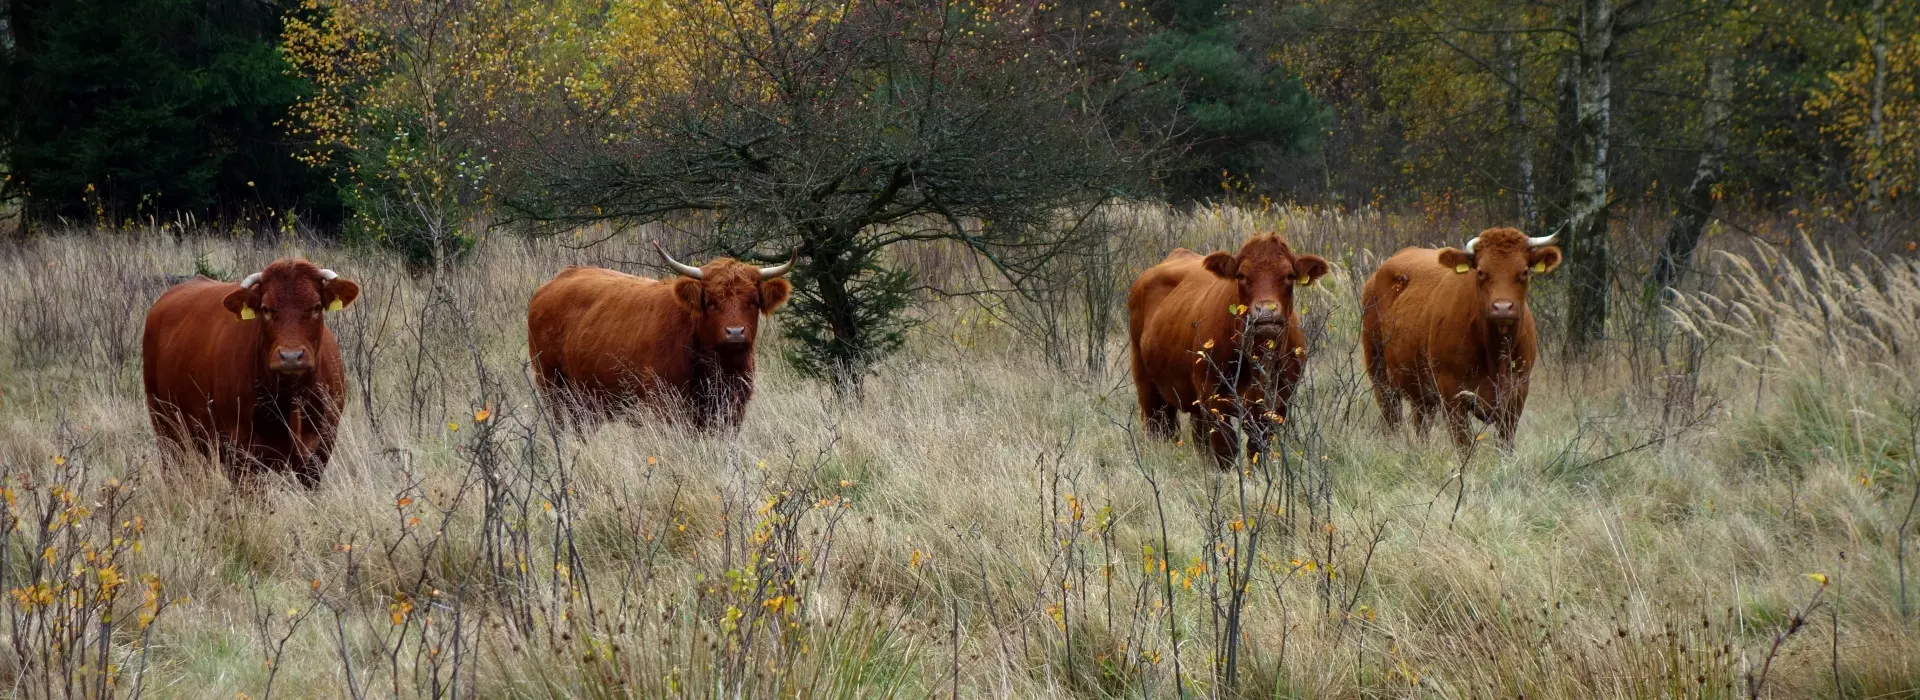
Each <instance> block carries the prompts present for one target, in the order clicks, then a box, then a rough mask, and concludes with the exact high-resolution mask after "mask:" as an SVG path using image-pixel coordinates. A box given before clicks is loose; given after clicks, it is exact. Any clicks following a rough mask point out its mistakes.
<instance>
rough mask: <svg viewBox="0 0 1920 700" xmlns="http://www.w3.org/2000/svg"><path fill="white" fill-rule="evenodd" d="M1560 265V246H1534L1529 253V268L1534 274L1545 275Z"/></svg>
mask: <svg viewBox="0 0 1920 700" xmlns="http://www.w3.org/2000/svg"><path fill="white" fill-rule="evenodd" d="M1559 266H1560V246H1552V245H1550V246H1546V247H1544V248H1534V249H1533V250H1531V251H1528V253H1527V268H1528V269H1530V270H1533V274H1536V275H1544V274H1546V273H1549V272H1552V271H1553V268H1556V267H1559Z"/></svg>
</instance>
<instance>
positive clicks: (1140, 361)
mask: <svg viewBox="0 0 1920 700" xmlns="http://www.w3.org/2000/svg"><path fill="white" fill-rule="evenodd" d="M1327 269H1328V267H1327V261H1326V260H1324V259H1322V258H1320V257H1319V256H1316V255H1295V254H1294V252H1293V250H1292V248H1290V247H1289V246H1288V245H1287V242H1286V240H1285V239H1282V238H1281V237H1280V236H1278V235H1272V234H1269V235H1264V236H1255V237H1253V238H1250V239H1248V240H1247V242H1246V243H1245V244H1243V245H1241V246H1240V252H1239V254H1237V255H1236V254H1231V253H1226V252H1215V253H1212V254H1210V255H1207V256H1205V257H1202V256H1201V255H1200V254H1199V253H1195V252H1193V251H1191V250H1187V249H1186V248H1176V249H1174V251H1173V252H1172V253H1169V254H1168V255H1167V257H1166V259H1165V260H1163V261H1161V262H1160V264H1158V265H1155V266H1153V267H1151V268H1149V269H1148V270H1147V271H1146V272H1144V273H1141V275H1140V278H1139V279H1138V280H1136V281H1135V282H1134V283H1133V288H1132V289H1131V290H1130V291H1129V292H1128V293H1127V324H1128V337H1129V339H1130V341H1131V342H1130V344H1131V349H1132V356H1133V360H1132V364H1133V383H1134V388H1135V389H1136V391H1137V392H1138V394H1139V399H1140V412H1141V414H1142V415H1143V416H1144V417H1145V420H1146V424H1147V432H1148V433H1149V434H1151V435H1153V436H1155V437H1160V438H1163V439H1172V438H1173V435H1174V431H1175V430H1176V428H1177V427H1178V425H1177V424H1178V418H1177V416H1178V415H1179V413H1180V411H1182V410H1184V411H1186V412H1187V413H1188V414H1189V415H1190V416H1192V423H1193V439H1194V443H1195V444H1196V445H1208V446H1210V447H1211V448H1212V451H1213V454H1214V456H1215V457H1216V458H1217V459H1218V460H1219V461H1220V462H1221V463H1222V464H1223V465H1224V464H1230V463H1232V461H1233V458H1234V456H1235V455H1236V454H1238V453H1239V451H1240V445H1239V441H1238V440H1237V439H1236V438H1235V434H1234V431H1233V428H1232V421H1234V420H1239V421H1241V422H1242V424H1246V425H1260V424H1265V423H1268V422H1270V421H1275V420H1278V419H1280V418H1283V417H1285V416H1286V411H1287V402H1288V401H1289V400H1290V399H1291V398H1292V396H1293V389H1294V384H1295V383H1297V382H1298V381H1299V380H1300V374H1301V371H1302V368H1303V366H1304V363H1305V360H1306V335H1305V333H1303V332H1302V331H1301V330H1300V317H1299V315H1298V313H1296V312H1295V310H1294V304H1293V292H1294V287H1296V286H1301V287H1304V286H1306V285H1309V284H1313V281H1314V280H1316V279H1319V278H1320V277H1321V276H1322V275H1325V274H1327ZM1269 390H1271V391H1272V393H1271V394H1269V393H1268V391H1269Z"/></svg>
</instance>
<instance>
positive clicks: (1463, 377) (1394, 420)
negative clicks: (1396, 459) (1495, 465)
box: [1360, 228, 1560, 448]
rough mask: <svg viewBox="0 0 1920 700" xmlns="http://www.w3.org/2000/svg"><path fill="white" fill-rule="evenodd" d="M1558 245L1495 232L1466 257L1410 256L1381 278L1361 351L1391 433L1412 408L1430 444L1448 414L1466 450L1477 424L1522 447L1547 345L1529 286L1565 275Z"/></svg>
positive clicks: (1413, 252)
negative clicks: (1519, 439)
mask: <svg viewBox="0 0 1920 700" xmlns="http://www.w3.org/2000/svg"><path fill="white" fill-rule="evenodd" d="M1553 238H1554V237H1553V236H1544V237H1540V238H1529V237H1528V236H1527V235H1526V234H1523V233H1521V232H1519V231H1517V230H1514V229H1511V228H1496V229H1488V230H1486V231H1483V232H1481V233H1480V235H1478V236H1475V237H1474V238H1473V240H1471V241H1467V247H1466V249H1465V250H1458V249H1454V248H1441V249H1439V250H1434V249H1432V248H1407V249H1405V250H1402V251H1400V252H1398V253H1395V254H1394V255H1393V257H1391V258H1388V259H1387V261H1386V262H1384V263H1382V264H1381V265H1380V269H1378V270H1376V271H1374V273H1373V276H1372V277H1371V278H1369V279H1368V280H1367V285H1366V287H1365V288H1364V289H1363V290H1361V295H1360V303H1361V304H1362V309H1361V316H1360V344H1361V352H1362V353H1363V354H1364V355H1365V358H1366V363H1367V374H1368V375H1369V376H1370V377H1371V378H1372V379H1373V396H1374V399H1375V400H1376V401H1377V402H1378V403H1379V404H1380V413H1381V416H1382V417H1383V418H1384V419H1385V420H1386V423H1387V426H1388V427H1389V428H1394V429H1397V428H1398V427H1399V426H1400V422H1401V408H1402V403H1403V402H1411V403H1412V404H1413V423H1414V427H1415V429H1416V430H1418V431H1419V432H1420V433H1421V434H1422V435H1425V434H1426V433H1427V431H1428V430H1429V429H1430V428H1429V423H1430V421H1431V418H1432V416H1433V414H1434V412H1436V411H1438V412H1439V413H1441V414H1442V415H1443V416H1444V417H1445V419H1446V421H1447V431H1448V432H1449V433H1451V434H1452V435H1453V441H1454V443H1456V444H1458V445H1459V446H1460V447H1462V448H1465V447H1467V446H1468V445H1469V444H1471V442H1472V438H1471V436H1470V435H1469V433H1468V430H1467V417H1468V415H1469V414H1471V415H1473V416H1476V417H1478V418H1479V419H1480V420H1481V421H1483V422H1486V423H1489V424H1492V425H1493V426H1494V428H1495V430H1496V431H1497V432H1498V433H1499V437H1500V442H1501V444H1503V445H1506V446H1509V447H1511V446H1512V444H1513V437H1514V431H1515V430H1516V429H1517V427H1518V425H1519V423H1520V412H1521V410H1523V409H1525V408H1526V405H1527V378H1528V374H1529V373H1530V372H1531V371H1532V370H1533V365H1534V360H1535V357H1536V353H1537V350H1538V348H1537V345H1538V342H1539V338H1538V335H1537V334H1536V333H1535V331H1534V326H1533V312H1532V311H1531V310H1529V309H1528V308H1527V284H1528V281H1529V279H1530V278H1531V277H1532V276H1533V275H1537V274H1545V273H1547V272H1550V271H1552V270H1553V269H1554V268H1555V267H1558V266H1559V265H1560V249H1559V248H1557V247H1554V246H1553V245H1552V244H1553Z"/></svg>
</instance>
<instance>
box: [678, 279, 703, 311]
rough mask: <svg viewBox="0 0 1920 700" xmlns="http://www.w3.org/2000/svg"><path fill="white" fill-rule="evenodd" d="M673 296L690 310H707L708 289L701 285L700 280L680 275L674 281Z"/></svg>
mask: <svg viewBox="0 0 1920 700" xmlns="http://www.w3.org/2000/svg"><path fill="white" fill-rule="evenodd" d="M673 296H674V298H675V299H679V300H680V305H681V306H685V307H687V310H688V311H692V312H694V313H696V314H697V313H700V312H702V311H705V310H706V304H707V290H706V289H704V288H702V287H701V286H700V280H697V279H693V278H691V277H680V278H676V279H675V280H674V281H673Z"/></svg>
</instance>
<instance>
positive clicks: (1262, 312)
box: [1203, 234, 1327, 336]
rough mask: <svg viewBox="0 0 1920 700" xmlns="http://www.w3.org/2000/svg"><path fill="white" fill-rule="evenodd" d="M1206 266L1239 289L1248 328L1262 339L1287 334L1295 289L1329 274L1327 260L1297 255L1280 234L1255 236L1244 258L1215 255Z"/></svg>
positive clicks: (1243, 248) (1245, 246)
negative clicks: (1282, 333) (1262, 337)
mask: <svg viewBox="0 0 1920 700" xmlns="http://www.w3.org/2000/svg"><path fill="white" fill-rule="evenodd" d="M1203 264H1205V265H1206V268H1207V271H1209V272H1212V273H1213V274H1214V275H1215V276H1217V277H1219V278H1221V279H1224V280H1231V281H1233V282H1234V284H1236V285H1238V286H1239V288H1240V305H1242V306H1245V307H1246V309H1245V313H1246V314H1247V324H1248V327H1250V328H1252V329H1253V330H1254V331H1255V332H1256V333H1257V334H1259V335H1262V336H1267V335H1274V334H1278V333H1280V332H1284V331H1285V330H1286V327H1287V319H1288V318H1289V317H1290V314H1291V313H1292V310H1293V288H1294V287H1296V286H1299V287H1304V286H1307V285H1309V284H1313V281H1314V280H1317V279H1320V276H1321V275H1325V274H1327V261H1326V260H1325V259H1323V258H1321V257H1320V256H1318V255H1294V254H1293V250H1292V249H1291V248H1289V247H1287V242H1286V240H1285V239H1282V238H1281V237H1280V236H1279V235H1278V234H1267V235H1264V236H1254V237H1253V238H1250V239H1247V242H1246V243H1245V244H1243V245H1241V246H1240V254H1238V255H1228V254H1226V253H1214V254H1212V255H1208V256H1207V259H1206V260H1205V261H1204V263H1203Z"/></svg>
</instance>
